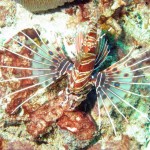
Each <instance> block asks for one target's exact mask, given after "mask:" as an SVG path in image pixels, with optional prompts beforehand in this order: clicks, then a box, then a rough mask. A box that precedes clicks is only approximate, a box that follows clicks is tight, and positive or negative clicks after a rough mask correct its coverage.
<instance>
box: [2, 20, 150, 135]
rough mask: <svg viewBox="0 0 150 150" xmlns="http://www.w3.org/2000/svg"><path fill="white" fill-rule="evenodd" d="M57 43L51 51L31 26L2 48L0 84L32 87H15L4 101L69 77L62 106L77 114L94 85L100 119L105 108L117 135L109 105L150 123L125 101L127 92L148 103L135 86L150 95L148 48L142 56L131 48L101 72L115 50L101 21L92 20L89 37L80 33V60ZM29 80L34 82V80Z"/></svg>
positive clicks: (77, 49) (31, 96) (19, 103)
mask: <svg viewBox="0 0 150 150" xmlns="http://www.w3.org/2000/svg"><path fill="white" fill-rule="evenodd" d="M18 35H19V36H18ZM12 43H15V45H16V46H17V47H19V48H20V50H21V51H19V52H18V51H17V50H16V49H15V47H14V49H13V50H12V49H10V48H9V44H12ZM56 45H57V44H56ZM56 45H55V46H51V47H50V46H49V45H48V41H45V40H44V39H43V38H41V36H40V32H39V31H38V30H37V29H36V28H32V29H28V30H22V31H20V32H19V33H18V34H17V36H14V37H12V38H11V42H10V41H9V42H7V43H6V45H5V46H4V47H1V53H2V55H1V57H0V67H1V70H2V76H3V80H1V81H0V83H1V84H4V83H8V84H11V83H12V82H14V81H16V80H17V81H20V82H21V83H20V84H23V83H24V82H25V81H26V82H27V83H26V84H25V86H23V87H21V88H20V87H19V89H18V88H17V86H18V85H17V84H16V85H15V87H14V91H7V94H6V95H4V96H2V97H1V99H0V101H2V100H3V99H6V98H8V97H12V96H14V95H15V94H17V93H19V92H23V91H26V90H34V88H36V87H38V86H41V89H42V90H43V89H46V88H48V87H49V86H51V85H52V84H53V83H55V82H56V81H57V80H58V79H60V78H61V77H62V76H64V75H66V76H67V78H68V80H67V81H68V83H67V87H66V89H65V99H64V102H63V103H62V104H60V105H61V106H62V107H63V106H65V104H66V103H69V104H70V107H71V108H72V109H73V110H74V109H75V108H76V107H77V106H78V105H80V103H81V102H82V101H84V100H85V99H86V97H87V94H88V93H89V92H90V91H91V90H92V88H93V87H95V89H96V95H97V101H98V107H99V118H100V117H101V112H100V108H101V107H102V106H103V107H104V110H105V112H106V114H107V116H108V118H109V120H110V123H111V125H112V127H113V130H114V133H115V134H116V129H115V125H114V123H113V119H112V118H111V116H110V114H109V111H108V108H107V107H108V103H109V104H111V105H112V106H113V107H114V108H115V109H116V110H117V111H118V113H119V114H120V115H121V116H122V117H123V118H124V119H125V120H126V121H128V120H127V118H126V116H125V115H124V114H123V113H122V112H121V110H120V109H119V108H118V107H117V103H118V102H122V103H125V104H126V105H127V106H129V107H131V108H132V109H134V110H135V111H137V112H138V113H139V114H141V115H142V116H143V117H145V118H146V119H147V120H148V121H150V119H149V118H148V116H147V115H146V114H145V113H144V112H141V111H140V110H138V109H137V108H136V107H135V106H133V105H132V104H130V103H129V102H128V101H126V100H125V98H124V97H125V96H126V95H127V94H131V95H134V96H137V97H142V98H143V99H146V98H147V99H148V100H149V97H150V95H149V93H150V92H149V93H148V92H147V93H144V92H143V94H140V90H139V91H138V90H136V91H135V88H134V86H136V89H138V87H142V88H144V89H147V90H148V91H149V90H150V82H149V81H148V78H146V77H147V76H148V75H149V73H146V71H149V67H150V66H149V59H150V50H149V49H148V50H143V49H141V51H140V52H139V53H138V54H137V53H136V52H135V51H134V50H132V51H130V53H129V54H128V55H127V56H125V57H124V58H123V59H121V60H119V61H118V62H116V63H115V64H113V65H111V66H110V67H108V68H106V69H104V70H103V71H100V69H99V68H100V66H101V65H102V64H103V63H104V62H105V60H106V58H107V56H108V54H109V52H110V50H109V46H108V41H107V40H106V39H105V35H102V36H98V34H97V21H95V20H92V19H91V20H90V22H89V29H88V33H87V34H86V35H85V36H84V35H83V34H79V36H78V37H77V38H76V44H75V47H76V54H75V59H72V58H70V57H69V55H68V54H67V51H68V49H67V48H66V47H67V46H65V45H63V46H62V47H58V46H56ZM25 52H26V53H25ZM10 55H11V56H14V58H21V60H22V61H21V62H16V61H17V59H12V58H10V57H9V56H10ZM24 60H25V61H24ZM19 64H21V65H19ZM14 72H15V75H14ZM20 74H21V75H20ZM12 76H14V77H12ZM30 79H34V80H32V81H30ZM35 79H36V80H35ZM30 82H32V83H30ZM23 85H24V84H23ZM37 94H38V93H37V92H35V93H34V94H32V95H30V94H29V97H28V98H27V99H25V100H23V101H20V102H18V103H17V104H16V109H15V110H13V111H12V112H11V114H13V113H15V111H16V110H18V108H20V107H21V106H22V105H24V104H25V103H26V102H28V101H29V100H31V99H33V98H34V97H35V96H36V95H37ZM20 99H21V98H20ZM99 124H101V123H99Z"/></svg>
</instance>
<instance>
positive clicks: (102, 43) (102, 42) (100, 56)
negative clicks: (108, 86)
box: [94, 36, 109, 70]
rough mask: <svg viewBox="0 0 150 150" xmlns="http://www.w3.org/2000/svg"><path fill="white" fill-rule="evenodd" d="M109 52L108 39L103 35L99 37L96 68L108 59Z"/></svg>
mask: <svg viewBox="0 0 150 150" xmlns="http://www.w3.org/2000/svg"><path fill="white" fill-rule="evenodd" d="M108 54H109V48H108V44H107V40H106V39H105V38H104V37H103V36H101V37H100V38H99V42H98V46H97V56H96V60H95V66H94V70H97V69H98V68H99V67H100V66H101V64H102V63H103V62H104V61H105V60H106V58H107V55H108Z"/></svg>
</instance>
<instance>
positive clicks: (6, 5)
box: [0, 0, 16, 27]
mask: <svg viewBox="0 0 150 150" xmlns="http://www.w3.org/2000/svg"><path fill="white" fill-rule="evenodd" d="M0 10H1V13H0V27H4V26H11V25H12V23H13V22H14V21H15V14H16V6H15V3H14V2H12V1H11V0H0Z"/></svg>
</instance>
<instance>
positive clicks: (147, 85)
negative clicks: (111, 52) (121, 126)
mask: <svg viewBox="0 0 150 150" xmlns="http://www.w3.org/2000/svg"><path fill="white" fill-rule="evenodd" d="M149 60H150V51H149V50H145V51H144V50H143V52H142V53H139V54H138V55H133V53H130V54H129V55H128V56H126V57H125V58H123V59H122V60H120V61H118V62H117V63H116V64H113V65H112V66H110V67H109V68H107V69H106V70H104V71H102V72H99V73H98V74H97V76H96V80H95V87H96V92H97V97H98V101H99V100H100V101H102V104H103V105H106V104H105V103H106V102H107V101H109V102H110V104H111V105H112V106H113V107H115V109H116V110H117V111H118V113H119V114H121V115H122V117H123V118H124V119H125V120H126V121H128V120H127V118H126V117H125V116H124V114H123V113H122V112H121V111H120V110H119V108H118V107H117V103H120V102H121V103H120V104H121V105H122V106H124V104H125V105H126V106H129V107H131V108H132V109H134V110H135V111H136V112H138V113H139V114H140V115H141V116H142V117H144V118H146V119H147V120H148V121H150V118H148V115H147V114H146V113H144V112H142V111H141V110H139V109H138V108H136V107H135V106H134V104H131V103H133V102H132V101H131V102H129V100H130V99H132V98H133V97H131V96H134V97H135V98H136V97H137V99H136V100H138V99H139V98H142V99H141V101H142V100H146V101H147V102H149V100H150V79H149V76H150V74H149V68H150V66H149ZM147 72H148V73H147ZM142 93H143V94H142ZM128 96H130V98H128ZM135 98H133V100H134V101H135ZM135 104H137V102H135ZM99 107H100V106H99ZM104 107H105V110H106V113H107V115H108V117H109V119H110V122H111V124H112V122H113V121H112V120H111V117H110V115H109V114H108V111H107V109H106V106H104ZM139 108H140V107H139ZM147 109H148V108H147ZM145 110H146V109H145ZM143 111H144V110H143ZM112 127H113V129H114V125H113V124H112ZM114 132H115V130H114Z"/></svg>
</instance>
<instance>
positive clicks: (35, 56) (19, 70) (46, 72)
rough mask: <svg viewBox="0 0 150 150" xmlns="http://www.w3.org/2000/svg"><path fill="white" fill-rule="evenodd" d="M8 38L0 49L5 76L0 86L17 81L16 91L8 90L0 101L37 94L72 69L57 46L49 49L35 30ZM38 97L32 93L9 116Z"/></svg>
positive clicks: (1, 66)
mask: <svg viewBox="0 0 150 150" xmlns="http://www.w3.org/2000/svg"><path fill="white" fill-rule="evenodd" d="M11 39H12V40H11V41H10V42H8V43H7V46H3V47H1V48H2V49H4V52H3V53H4V54H3V55H2V57H1V61H0V68H1V70H2V75H3V77H4V76H5V77H4V78H3V80H1V81H0V83H6V84H7V83H12V82H14V81H15V82H16V81H17V82H19V83H20V87H18V88H16V90H14V89H11V90H12V91H11V92H9V93H7V94H6V95H4V96H3V97H1V98H0V99H1V100H2V99H5V98H6V97H11V96H14V95H15V94H18V93H20V92H24V91H27V90H30V89H32V88H38V89H41V90H40V92H41V91H44V90H45V89H46V88H47V87H48V86H50V85H51V84H52V83H54V82H55V80H57V79H58V78H60V77H61V76H62V75H64V74H66V73H67V71H68V70H69V69H70V67H72V63H71V62H70V61H69V60H68V58H67V57H66V55H65V54H64V52H63V50H62V48H61V46H60V45H57V44H55V46H53V45H50V46H49V45H48V42H44V40H43V39H42V38H41V37H40V33H39V31H37V30H36V29H34V28H33V29H25V30H23V31H20V32H19V33H18V34H17V35H15V36H14V37H12V38H11ZM6 70H8V71H7V72H6ZM13 72H16V73H15V74H14V73H13ZM7 73H8V75H7ZM9 74H12V76H10V75H9ZM27 80H28V81H27ZM29 80H31V81H30V84H25V85H24V83H27V82H29ZM22 85H23V86H22ZM38 94H39V90H38V91H37V92H33V94H32V95H30V96H29V97H28V98H26V100H24V101H23V102H21V103H20V104H19V105H18V106H17V107H16V108H15V109H14V110H13V111H12V113H14V112H15V111H16V110H17V109H18V108H19V107H21V106H22V105H23V104H24V103H25V102H28V101H29V100H30V99H32V98H33V97H35V96H37V95H38Z"/></svg>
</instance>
